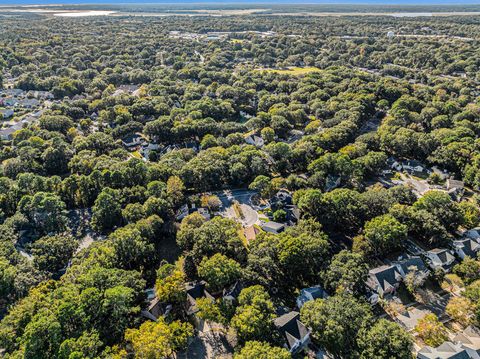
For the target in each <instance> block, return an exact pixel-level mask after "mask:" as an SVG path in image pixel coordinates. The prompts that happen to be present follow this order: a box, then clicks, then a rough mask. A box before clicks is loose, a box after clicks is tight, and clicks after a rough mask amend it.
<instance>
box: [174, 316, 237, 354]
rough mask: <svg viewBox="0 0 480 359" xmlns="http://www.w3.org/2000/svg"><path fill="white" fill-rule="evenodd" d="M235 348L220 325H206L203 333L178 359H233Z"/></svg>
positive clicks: (195, 338)
mask: <svg viewBox="0 0 480 359" xmlns="http://www.w3.org/2000/svg"><path fill="white" fill-rule="evenodd" d="M232 356H233V347H232V345H231V344H230V343H229V342H228V339H227V334H225V328H223V327H222V326H221V325H219V324H215V323H212V324H205V327H204V328H203V330H202V331H200V332H199V333H198V335H196V336H195V337H194V338H193V340H192V341H191V342H190V343H189V344H188V347H187V349H186V350H185V351H182V352H180V353H178V354H177V359H231V358H232Z"/></svg>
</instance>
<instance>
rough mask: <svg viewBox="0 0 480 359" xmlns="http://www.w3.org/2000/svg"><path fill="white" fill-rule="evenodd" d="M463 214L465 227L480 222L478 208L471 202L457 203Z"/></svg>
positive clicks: (476, 224)
mask: <svg viewBox="0 0 480 359" xmlns="http://www.w3.org/2000/svg"><path fill="white" fill-rule="evenodd" d="M458 207H459V209H460V211H461V212H462V214H463V225H464V226H465V227H466V228H474V227H476V226H478V224H479V223H480V210H479V209H478V207H477V206H476V205H475V204H474V203H472V202H466V201H463V202H460V203H459V205H458Z"/></svg>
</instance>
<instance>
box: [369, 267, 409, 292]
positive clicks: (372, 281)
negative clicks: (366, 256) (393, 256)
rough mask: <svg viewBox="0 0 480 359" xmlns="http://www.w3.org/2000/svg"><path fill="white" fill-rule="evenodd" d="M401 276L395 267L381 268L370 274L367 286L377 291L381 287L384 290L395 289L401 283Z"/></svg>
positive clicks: (373, 270) (371, 271) (372, 270)
mask: <svg viewBox="0 0 480 359" xmlns="http://www.w3.org/2000/svg"><path fill="white" fill-rule="evenodd" d="M400 278H401V275H400V273H399V272H398V270H397V268H396V267H395V266H393V265H390V266H387V265H385V266H381V267H378V268H374V269H371V270H370V271H369V272H368V279H367V286H369V287H370V288H372V289H375V288H376V287H377V286H380V287H381V288H382V290H386V289H388V288H391V287H394V286H395V285H396V284H397V283H398V282H399V281H400Z"/></svg>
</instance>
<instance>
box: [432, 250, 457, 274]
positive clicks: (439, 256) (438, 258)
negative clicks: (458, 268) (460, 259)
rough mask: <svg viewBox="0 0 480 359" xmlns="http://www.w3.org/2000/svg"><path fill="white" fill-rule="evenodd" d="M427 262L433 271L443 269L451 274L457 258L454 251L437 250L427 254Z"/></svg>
mask: <svg viewBox="0 0 480 359" xmlns="http://www.w3.org/2000/svg"><path fill="white" fill-rule="evenodd" d="M425 254H426V256H427V262H428V265H429V266H430V268H431V269H433V270H437V269H442V270H443V271H445V272H449V271H450V269H451V268H452V267H453V264H454V263H455V256H454V255H453V253H452V251H450V250H448V249H445V248H435V249H432V250H430V251H428V252H426V253H425Z"/></svg>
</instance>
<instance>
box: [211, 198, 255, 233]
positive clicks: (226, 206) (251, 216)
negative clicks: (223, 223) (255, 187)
mask: <svg viewBox="0 0 480 359" xmlns="http://www.w3.org/2000/svg"><path fill="white" fill-rule="evenodd" d="M215 194H216V195H217V196H218V198H219V199H220V201H221V202H222V208H221V210H220V212H222V214H223V215H225V216H226V217H228V218H235V217H236V215H235V211H234V210H233V207H232V204H233V201H234V200H235V201H237V202H238V203H239V204H240V208H241V209H242V213H243V216H244V217H243V219H241V218H237V220H238V221H239V222H240V223H242V225H243V226H246V227H248V226H251V225H253V224H255V223H257V222H258V221H259V219H258V213H257V211H256V210H255V209H253V208H252V206H251V204H250V198H251V197H252V195H254V194H256V192H255V191H250V190H247V189H236V190H225V191H221V192H216V193H215Z"/></svg>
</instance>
